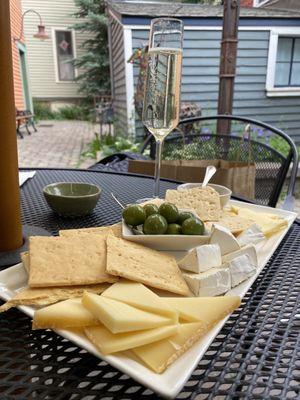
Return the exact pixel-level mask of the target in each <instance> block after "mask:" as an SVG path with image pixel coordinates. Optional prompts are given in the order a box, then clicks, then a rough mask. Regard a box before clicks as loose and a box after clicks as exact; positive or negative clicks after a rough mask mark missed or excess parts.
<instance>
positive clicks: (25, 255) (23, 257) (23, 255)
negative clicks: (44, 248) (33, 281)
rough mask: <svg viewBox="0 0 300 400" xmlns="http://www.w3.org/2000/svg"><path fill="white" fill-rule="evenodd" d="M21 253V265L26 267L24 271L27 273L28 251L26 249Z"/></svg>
mask: <svg viewBox="0 0 300 400" xmlns="http://www.w3.org/2000/svg"><path fill="white" fill-rule="evenodd" d="M20 255H21V261H22V264H23V267H24V268H25V269H26V272H27V273H28V274H29V267H30V266H29V253H28V251H24V252H23V253H21V254H20Z"/></svg>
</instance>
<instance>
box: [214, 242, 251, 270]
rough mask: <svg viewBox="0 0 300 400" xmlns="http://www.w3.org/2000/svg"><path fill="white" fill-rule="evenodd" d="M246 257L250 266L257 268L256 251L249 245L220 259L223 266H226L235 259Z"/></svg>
mask: <svg viewBox="0 0 300 400" xmlns="http://www.w3.org/2000/svg"><path fill="white" fill-rule="evenodd" d="M245 254H246V255H247V256H248V257H249V258H250V261H251V264H252V265H254V266H255V267H257V266H258V259H257V251H256V248H255V246H253V245H252V244H249V245H248V246H244V247H242V248H241V249H240V250H237V251H234V252H232V253H229V254H226V255H225V256H223V257H222V262H223V266H226V267H227V266H228V265H229V263H230V262H231V261H232V260H234V259H235V258H237V257H240V256H243V255H245Z"/></svg>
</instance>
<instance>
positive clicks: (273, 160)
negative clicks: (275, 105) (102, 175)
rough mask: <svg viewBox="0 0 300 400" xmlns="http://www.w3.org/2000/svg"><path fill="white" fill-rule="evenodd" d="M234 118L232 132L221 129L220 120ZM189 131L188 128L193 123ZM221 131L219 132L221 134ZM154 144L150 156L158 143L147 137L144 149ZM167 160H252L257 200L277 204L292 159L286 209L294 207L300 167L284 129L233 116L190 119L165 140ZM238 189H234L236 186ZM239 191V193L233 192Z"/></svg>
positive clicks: (250, 161) (294, 148)
mask: <svg viewBox="0 0 300 400" xmlns="http://www.w3.org/2000/svg"><path fill="white" fill-rule="evenodd" d="M220 120H230V121H231V131H230V134H227V133H224V132H222V131H221V132H220V128H218V123H217V122H218V121H220ZM191 124H193V126H194V129H189V133H188V134H186V133H184V132H185V129H184V127H185V126H186V125H189V126H191ZM217 132H218V133H217ZM149 145H150V157H151V158H153V159H154V158H155V142H154V140H153V137H152V135H150V137H148V138H147V140H146V142H145V144H144V147H143V151H144V150H145V148H146V147H147V146H149ZM162 157H163V159H165V160H176V159H177V160H179V159H180V160H226V161H231V162H233V163H235V162H236V163H239V162H243V163H247V162H248V163H251V165H254V167H253V168H254V169H255V182H254V198H252V199H246V200H254V201H255V202H256V203H259V204H262V205H268V206H271V207H275V206H276V204H277V202H278V199H279V196H280V193H281V190H282V188H283V185H284V182H285V179H286V177H287V174H288V172H289V168H290V165H291V162H292V161H293V168H292V171H291V175H290V182H289V187H288V193H287V198H286V208H287V209H292V208H293V204H292V203H293V194H294V188H295V181H296V176H297V168H298V154H297V148H296V146H295V144H294V142H293V141H292V139H291V138H290V137H289V136H288V135H287V134H285V133H284V132H283V131H281V130H279V129H277V128H275V127H273V126H270V125H268V124H265V123H263V122H261V121H256V120H254V119H250V118H244V117H237V116H231V115H217V116H210V117H196V118H188V119H184V120H182V121H180V124H179V126H178V129H177V130H176V131H175V132H173V133H172V134H170V135H169V136H168V137H167V138H166V140H165V143H164V147H163V155H162ZM233 189H234V188H233ZM233 194H235V193H233Z"/></svg>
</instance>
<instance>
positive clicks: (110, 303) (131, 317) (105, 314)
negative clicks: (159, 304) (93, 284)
mask: <svg viewBox="0 0 300 400" xmlns="http://www.w3.org/2000/svg"><path fill="white" fill-rule="evenodd" d="M82 304H83V305H84V307H86V308H87V309H88V310H89V311H90V312H91V313H92V314H93V315H94V316H95V317H96V318H98V320H99V321H100V322H102V323H103V325H105V326H106V327H107V328H108V329H109V330H110V331H111V332H112V333H120V332H130V331H137V330H142V329H151V328H155V327H158V326H163V325H170V324H172V321H171V320H170V319H169V318H166V317H162V316H161V315H156V314H152V313H149V312H147V311H143V310H139V309H137V308H135V307H132V306H129V305H128V304H125V303H122V302H120V301H117V300H113V299H109V298H107V297H103V296H98V295H96V294H94V293H89V292H85V293H84V295H83V297H82Z"/></svg>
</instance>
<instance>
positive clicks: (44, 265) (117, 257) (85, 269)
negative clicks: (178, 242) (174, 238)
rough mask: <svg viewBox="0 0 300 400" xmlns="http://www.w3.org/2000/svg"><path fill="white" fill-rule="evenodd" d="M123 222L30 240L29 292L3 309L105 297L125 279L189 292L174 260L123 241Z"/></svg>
mask: <svg viewBox="0 0 300 400" xmlns="http://www.w3.org/2000/svg"><path fill="white" fill-rule="evenodd" d="M120 229H121V228H120V224H118V225H114V226H109V227H104V228H87V229H78V230H68V231H60V232H59V234H60V235H59V236H55V237H45V236H43V237H40V236H35V237H30V238H29V251H28V253H24V254H23V255H22V261H23V265H24V266H25V268H26V270H27V272H28V288H25V289H24V290H23V291H22V292H20V293H18V294H17V295H16V296H14V297H13V298H12V299H11V300H9V301H8V302H7V303H6V304H4V305H3V306H2V307H0V311H5V310H7V309H9V308H10V307H13V306H17V305H37V306H44V305H48V304H52V303H55V302H57V301H60V300H65V299H68V298H74V297H81V296H82V294H83V292H84V291H85V290H88V291H90V292H93V293H97V294H100V293H102V292H103V291H104V290H105V289H107V287H108V286H109V285H110V284H112V283H114V282H116V281H118V280H119V278H120V277H124V278H127V279H129V280H132V281H135V282H140V283H144V284H145V285H147V286H150V287H154V288H157V289H162V290H165V291H168V292H171V293H176V294H179V295H183V296H185V295H189V294H190V292H189V289H188V287H187V284H186V283H185V280H184V278H183V276H182V274H181V271H180V269H179V267H178V265H177V262H176V260H175V258H174V257H172V256H171V255H168V254H162V253H159V252H158V251H156V250H152V249H149V248H147V247H144V246H141V245H139V244H136V243H133V242H128V241H126V240H124V239H122V238H121V237H120V236H121V231H120Z"/></svg>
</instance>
